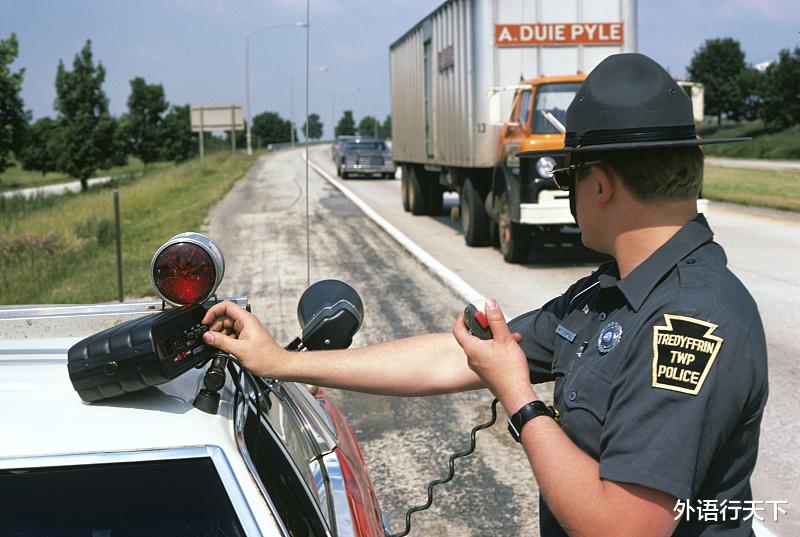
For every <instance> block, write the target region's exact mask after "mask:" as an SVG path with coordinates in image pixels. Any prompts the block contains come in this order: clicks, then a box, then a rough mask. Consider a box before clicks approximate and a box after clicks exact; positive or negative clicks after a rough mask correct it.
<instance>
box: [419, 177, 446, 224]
mask: <svg viewBox="0 0 800 537" xmlns="http://www.w3.org/2000/svg"><path fill="white" fill-rule="evenodd" d="M424 188H426V189H427V190H428V195H427V198H428V214H430V215H433V216H438V215H440V214H442V208H443V207H444V200H443V198H442V196H443V195H444V192H443V191H442V188H441V187H440V186H439V183H438V182H437V179H436V176H429V177H426V178H425V184H424Z"/></svg>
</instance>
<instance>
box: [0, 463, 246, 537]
mask: <svg viewBox="0 0 800 537" xmlns="http://www.w3.org/2000/svg"><path fill="white" fill-rule="evenodd" d="M0 505H2V506H3V507H2V515H0V534H2V535H102V536H107V537H117V536H126V535H215V536H217V537H244V535H245V533H244V531H243V530H242V526H241V525H240V523H239V520H238V518H237V517H236V513H235V511H234V509H233V506H232V505H231V502H230V500H229V498H228V496H227V494H226V493H225V489H224V488H223V485H222V481H221V480H220V476H219V474H218V473H217V471H216V469H215V468H214V464H213V463H212V462H211V459H209V458H196V459H178V460H166V461H142V462H133V463H118V464H100V465H82V466H61V467H48V468H31V469H23V470H4V471H1V472H0Z"/></svg>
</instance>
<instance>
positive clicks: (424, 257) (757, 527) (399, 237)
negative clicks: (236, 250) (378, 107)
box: [302, 152, 778, 537]
mask: <svg viewBox="0 0 800 537" xmlns="http://www.w3.org/2000/svg"><path fill="white" fill-rule="evenodd" d="M302 158H303V160H305V158H306V156H305V152H303V153H302ZM308 165H309V166H311V168H312V169H313V170H314V171H315V172H317V173H318V174H319V175H320V176H321V177H322V178H323V179H325V180H326V181H328V182H329V183H330V184H332V185H333V186H335V187H336V188H337V189H339V191H340V192H341V193H342V194H344V195H345V196H347V198H348V199H349V200H350V201H352V202H353V203H355V204H356V206H357V207H358V208H359V209H361V210H362V211H364V214H366V215H367V216H368V217H369V218H370V219H371V220H372V221H373V222H375V223H376V224H378V225H379V226H380V227H381V228H382V229H383V230H384V231H385V232H386V233H388V234H389V235H391V237H392V238H393V239H394V240H396V241H397V242H398V243H399V244H400V245H401V246H402V247H403V248H405V249H406V250H408V252H409V253H410V254H411V255H413V256H414V257H416V258H417V259H418V260H419V261H420V263H422V264H423V265H425V266H426V267H428V268H429V269H430V270H432V271H433V272H434V274H436V275H437V276H439V277H440V278H441V279H442V280H443V281H444V282H445V283H446V284H447V285H448V286H449V287H450V288H451V289H452V290H453V291H455V292H456V293H458V295H460V296H461V298H463V299H464V300H465V301H466V302H472V303H474V304H476V305H477V306H478V308H481V304H482V302H483V301H485V300H486V298H485V297H484V296H483V295H481V294H480V293H479V292H478V291H476V290H475V289H474V288H473V287H472V286H471V285H469V284H468V283H467V282H465V281H464V280H463V279H462V278H461V277H460V276H459V275H457V274H456V273H455V272H453V271H452V270H450V269H449V268H447V267H446V266H444V265H443V264H442V263H441V262H439V261H438V260H437V259H436V258H434V257H433V256H432V255H431V254H429V253H428V252H426V251H425V250H424V249H423V248H421V247H420V246H419V245H418V244H417V243H415V242H414V241H412V240H411V239H409V238H408V237H407V236H406V235H405V234H404V233H403V232H402V231H400V230H399V229H397V228H396V227H394V226H393V225H392V224H390V223H389V222H388V221H387V220H386V219H385V218H383V217H382V216H381V215H379V214H378V213H377V212H375V211H374V210H373V209H372V207H370V206H369V205H367V204H366V203H364V202H363V201H361V198H359V197H358V196H356V195H355V194H353V192H352V191H351V190H350V189H349V188H347V187H346V186H344V184H342V182H341V181H339V180H337V179H335V178H334V177H333V176H331V175H330V174H329V173H328V172H326V171H325V170H323V169H322V168H321V167H320V166H318V165H317V164H315V163H314V162H312V161H311V159H309V160H308ZM753 531H754V532H755V534H756V537H778V536H777V535H776V534H774V533H772V532H771V531H770V530H768V529H767V528H766V527H765V526H764V525H763V524H761V523H760V522H759V521H758V520H753Z"/></svg>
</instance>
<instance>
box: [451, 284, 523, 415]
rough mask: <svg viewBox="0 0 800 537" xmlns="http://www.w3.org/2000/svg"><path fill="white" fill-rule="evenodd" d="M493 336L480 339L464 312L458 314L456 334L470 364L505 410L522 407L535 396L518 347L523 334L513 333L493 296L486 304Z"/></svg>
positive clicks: (510, 411) (485, 309)
mask: <svg viewBox="0 0 800 537" xmlns="http://www.w3.org/2000/svg"><path fill="white" fill-rule="evenodd" d="M484 311H485V313H486V318H487V319H488V321H489V327H490V328H491V330H492V335H493V338H492V339H488V340H483V339H479V338H477V337H475V336H473V335H472V334H470V333H469V331H468V330H467V328H466V326H464V314H463V313H462V314H461V315H459V316H458V319H456V324H455V325H454V326H453V335H454V336H455V338H456V341H458V344H459V345H461V348H462V349H464V352H465V353H466V355H467V363H468V365H469V367H470V369H472V370H473V371H475V373H477V374H478V376H479V377H481V379H482V380H483V381H484V383H486V386H487V387H488V388H489V389H490V390H491V391H492V393H493V394H494V395H495V397H497V398H498V399H499V400H500V402H501V403H502V404H503V406H504V407H505V408H506V411H507V412H509V413H513V412H516V411H517V410H518V409H519V407H521V406H522V405H524V404H526V403H528V402H529V401H531V400H533V399H536V395H535V393H534V392H533V388H532V387H531V384H530V376H529V375H530V374H529V371H528V361H527V359H526V358H525V353H524V352H523V351H522V349H521V348H520V346H519V342H520V341H522V335H521V334H518V333H513V334H512V333H511V331H510V330H509V329H508V324H506V321H505V317H503V312H502V311H500V307H499V306H498V305H497V303H496V302H495V301H494V300H493V299H489V300H487V301H486V305H485V307H484Z"/></svg>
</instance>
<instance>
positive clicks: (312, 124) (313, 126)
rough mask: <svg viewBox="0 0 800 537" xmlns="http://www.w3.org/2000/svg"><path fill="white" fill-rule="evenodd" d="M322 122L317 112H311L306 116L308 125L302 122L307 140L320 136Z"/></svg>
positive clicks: (317, 138) (316, 138)
mask: <svg viewBox="0 0 800 537" xmlns="http://www.w3.org/2000/svg"><path fill="white" fill-rule="evenodd" d="M322 127H323V124H322V122H321V121H320V119H319V115H318V114H311V115H309V116H308V125H306V124H305V123H303V134H305V135H306V138H308V139H309V140H319V139H320V138H322Z"/></svg>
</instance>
